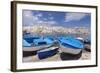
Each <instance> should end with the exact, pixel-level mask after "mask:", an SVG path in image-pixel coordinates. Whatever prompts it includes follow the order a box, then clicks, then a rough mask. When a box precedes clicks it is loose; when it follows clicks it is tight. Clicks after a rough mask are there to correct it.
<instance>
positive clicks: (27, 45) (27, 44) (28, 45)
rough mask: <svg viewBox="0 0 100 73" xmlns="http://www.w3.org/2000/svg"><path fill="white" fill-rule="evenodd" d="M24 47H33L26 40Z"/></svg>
mask: <svg viewBox="0 0 100 73" xmlns="http://www.w3.org/2000/svg"><path fill="white" fill-rule="evenodd" d="M22 43H23V47H30V46H31V44H30V43H28V42H27V41H26V40H24V39H23V42H22Z"/></svg>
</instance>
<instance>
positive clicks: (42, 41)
mask: <svg viewBox="0 0 100 73" xmlns="http://www.w3.org/2000/svg"><path fill="white" fill-rule="evenodd" d="M25 40H26V42H27V43H28V44H29V43H30V44H31V45H29V46H26V45H23V51H37V50H41V49H45V48H47V47H50V46H52V45H53V43H54V40H52V39H50V38H37V37H31V38H27V39H25ZM25 40H24V41H25Z"/></svg>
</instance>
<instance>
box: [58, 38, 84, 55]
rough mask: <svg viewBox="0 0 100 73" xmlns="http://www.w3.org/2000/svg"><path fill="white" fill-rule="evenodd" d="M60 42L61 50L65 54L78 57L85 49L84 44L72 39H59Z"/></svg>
mask: <svg viewBox="0 0 100 73" xmlns="http://www.w3.org/2000/svg"><path fill="white" fill-rule="evenodd" d="M59 42H60V50H61V51H62V52H64V53H69V54H74V55H76V54H79V53H80V52H81V51H82V49H83V48H84V45H83V43H82V42H80V41H79V40H77V39H75V38H72V37H61V38H59Z"/></svg>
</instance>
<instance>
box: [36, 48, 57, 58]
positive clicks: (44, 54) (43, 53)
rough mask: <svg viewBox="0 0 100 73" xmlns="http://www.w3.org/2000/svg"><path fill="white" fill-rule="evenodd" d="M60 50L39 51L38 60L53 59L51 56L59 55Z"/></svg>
mask: <svg viewBox="0 0 100 73" xmlns="http://www.w3.org/2000/svg"><path fill="white" fill-rule="evenodd" d="M58 49H59V48H58V47H50V48H47V49H43V50H40V51H37V55H38V58H39V59H45V58H48V57H51V56H53V55H55V54H57V52H58Z"/></svg>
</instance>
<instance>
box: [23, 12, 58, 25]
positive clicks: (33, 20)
mask: <svg viewBox="0 0 100 73" xmlns="http://www.w3.org/2000/svg"><path fill="white" fill-rule="evenodd" d="M50 18H51V19H53V17H50ZM43 19H44V20H43ZM36 24H42V25H43V24H50V25H54V24H57V22H56V21H53V20H48V19H47V18H44V17H43V14H42V13H40V12H39V13H37V14H34V13H33V12H32V11H29V10H24V11H23V25H24V26H30V25H36Z"/></svg>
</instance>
